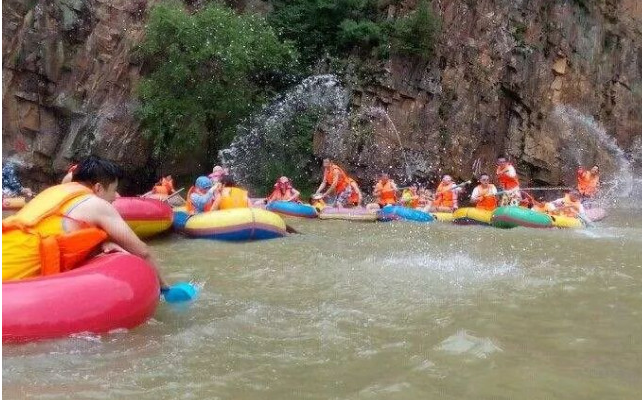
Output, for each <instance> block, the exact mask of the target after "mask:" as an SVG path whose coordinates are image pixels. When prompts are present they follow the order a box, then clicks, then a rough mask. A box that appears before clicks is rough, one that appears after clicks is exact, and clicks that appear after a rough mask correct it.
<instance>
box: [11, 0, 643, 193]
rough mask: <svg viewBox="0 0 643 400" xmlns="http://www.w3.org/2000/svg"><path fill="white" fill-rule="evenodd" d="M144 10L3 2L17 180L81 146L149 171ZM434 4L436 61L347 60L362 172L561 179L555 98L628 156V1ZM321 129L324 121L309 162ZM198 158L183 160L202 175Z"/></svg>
mask: <svg viewBox="0 0 643 400" xmlns="http://www.w3.org/2000/svg"><path fill="white" fill-rule="evenodd" d="M255 3H257V1H255V2H254V3H253V4H255ZM390 3H391V4H389V5H387V4H384V3H383V4H382V11H383V12H385V13H387V14H388V15H389V16H400V15H404V14H405V13H407V12H409V10H411V9H413V8H414V7H415V5H416V2H414V1H402V2H399V1H395V2H393V1H390ZM149 6H150V2H148V1H146V0H137V1H123V0H111V1H108V0H54V1H43V0H36V1H32V0H30V1H27V0H22V1H21V0H10V1H6V2H4V3H3V11H2V13H3V22H4V24H3V32H2V34H3V56H4V58H3V132H2V140H3V157H4V158H7V157H10V158H14V159H17V160H19V161H21V162H22V165H23V173H24V174H23V176H24V177H25V179H26V181H27V183H29V184H32V185H33V184H34V183H40V184H41V186H42V185H44V184H48V183H51V182H54V181H55V180H57V179H59V178H60V176H62V174H63V172H64V169H65V167H66V166H67V164H68V162H69V160H70V159H72V158H74V157H80V156H83V155H86V154H89V153H91V152H93V153H96V154H99V155H102V156H105V157H108V158H111V159H113V160H116V161H118V162H121V163H122V164H123V165H124V166H126V168H127V170H128V172H129V173H130V175H131V176H132V177H134V178H135V180H138V181H139V182H143V181H144V180H145V179H147V180H149V179H150V177H151V176H152V175H153V173H154V166H150V151H149V149H148V146H147V144H146V141H145V139H144V138H143V137H142V134H141V132H140V130H139V128H138V125H137V123H136V120H135V118H134V115H133V111H134V109H135V107H136V100H135V98H136V97H135V87H136V83H137V82H138V80H139V77H140V74H141V68H142V66H141V65H140V63H139V62H137V61H136V59H135V57H133V49H134V48H135V46H136V44H137V43H139V41H140V40H141V38H142V35H143V34H144V31H143V29H144V24H145V18H146V15H147V12H146V11H147V9H148V8H149ZM253 7H254V6H253ZM432 7H433V9H434V11H435V12H436V14H438V15H439V16H440V19H441V21H442V29H441V35H440V38H439V40H438V42H437V44H436V50H435V57H434V58H433V59H432V60H430V61H429V62H419V61H418V60H413V59H409V58H403V57H395V56H394V57H392V58H391V59H390V60H389V61H388V62H386V63H379V64H378V63H375V62H371V61H369V62H361V61H358V62H356V63H354V68H355V69H354V71H355V72H354V73H348V74H347V75H346V76H345V77H343V80H344V81H345V82H346V84H347V86H348V87H349V89H350V90H351V93H352V95H351V98H352V111H351V115H352V118H351V122H350V127H351V129H349V130H346V131H345V132H343V133H344V136H343V139H342V140H343V141H344V144H345V146H343V151H342V152H341V154H337V157H338V158H339V159H340V161H341V162H343V163H344V164H346V166H347V167H348V169H349V170H351V171H352V172H354V173H356V174H357V175H358V176H359V177H361V178H362V179H367V180H368V179H370V177H371V176H372V174H373V173H374V172H375V171H377V170H381V169H383V168H388V167H389V166H391V167H392V168H391V169H392V171H393V172H395V173H396V174H397V175H398V176H399V177H402V176H405V175H413V177H414V178H415V179H418V178H419V179H434V178H435V176H436V174H438V173H440V172H450V173H453V174H454V175H456V176H459V177H461V178H468V177H470V175H471V173H472V167H471V166H472V163H473V161H474V160H475V159H478V158H480V159H481V160H482V161H483V164H485V165H486V166H487V168H485V169H488V168H491V167H492V166H493V159H494V158H495V155H496V154H499V153H507V154H508V155H509V156H510V157H512V158H513V159H514V160H515V161H516V163H517V167H518V170H519V173H520V174H521V176H522V178H523V180H525V181H530V182H533V183H537V184H539V183H547V184H555V185H557V184H560V183H562V182H564V181H565V180H566V179H568V178H569V177H570V174H571V173H572V171H570V164H571V163H570V162H568V161H569V160H568V156H567V153H566V152H565V151H561V150H565V147H570V146H578V144H574V143H572V141H570V140H569V137H566V136H565V134H563V132H561V130H562V129H564V127H561V124H560V116H559V115H557V113H556V112H555V111H556V108H555V107H556V106H557V105H558V106H565V107H569V108H571V109H575V110H578V111H579V112H580V113H582V114H585V115H588V116H592V117H593V118H594V119H595V120H596V121H597V122H598V123H599V124H600V125H602V126H603V127H604V128H605V129H606V131H607V132H608V133H609V134H611V135H614V137H615V138H616V139H617V140H618V144H619V145H620V147H622V148H625V149H627V148H630V147H631V146H634V147H636V146H638V148H639V150H638V151H639V152H640V136H641V31H640V26H641V3H640V1H637V0H621V1H617V0H602V1H597V2H587V1H582V0H575V1H570V0H568V1H550V0H536V1H533V0H532V1H527V0H525V1H519V2H516V1H510V0H479V1H470V0H460V1H439V0H434V1H433V3H432ZM255 8H257V7H254V8H253V9H255ZM320 71H323V72H332V71H329V70H328V69H325V70H324V68H323V67H321V68H320ZM358 76H361V77H360V78H358ZM364 76H367V77H368V79H364ZM325 136H328V135H327V132H324V130H323V129H320V132H318V133H317V137H316V139H317V140H316V141H315V144H316V152H317V153H318V154H319V155H323V154H325V153H326V152H327V151H326V145H325V144H324V143H325V142H327V141H326V140H324V137H325ZM567 136H569V134H567ZM637 143H638V144H637ZM590 145H591V143H590V144H588V145H587V146H590ZM206 157H207V155H203V156H202V157H190V161H191V163H192V164H198V163H203V165H204V167H203V168H204V169H205V168H206V166H209V165H210V162H208V160H207V159H206ZM195 158H199V159H198V160H196V159H195ZM612 158H613V155H611V154H610V153H609V152H607V151H603V150H601V149H598V150H596V151H591V152H587V155H586V156H584V159H583V160H578V161H582V162H600V163H602V164H605V165H606V166H607V169H608V170H609V168H610V165H613V164H614V163H612V162H611V159H612ZM639 160H640V156H639ZM575 161H577V160H575ZM172 165H173V168H177V169H179V170H180V169H183V170H187V169H189V168H188V167H187V164H185V163H181V162H179V163H176V162H175V163H174V164H172ZM614 169H615V167H614V166H612V170H614ZM145 183H148V184H149V183H150V182H145ZM36 186H38V185H36Z"/></svg>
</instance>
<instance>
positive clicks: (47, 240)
mask: <svg viewBox="0 0 643 400" xmlns="http://www.w3.org/2000/svg"><path fill="white" fill-rule="evenodd" d="M122 176H123V172H122V170H121V169H120V168H119V167H118V166H116V165H115V164H113V163H112V162H110V161H107V160H103V159H100V158H98V157H94V156H91V157H89V158H87V159H86V160H84V161H82V162H81V163H80V164H79V165H78V168H77V169H76V171H75V172H74V177H73V182H70V183H64V184H60V185H56V186H52V187H50V188H48V189H46V190H44V191H43V192H41V193H40V194H39V195H37V196H36V197H35V198H34V199H33V200H31V201H30V202H29V203H27V205H26V206H25V207H24V208H23V209H22V210H20V211H19V212H18V213H17V214H16V215H14V216H11V217H9V218H6V219H4V220H3V221H2V280H3V281H6V280H14V279H23V278H29V277H35V276H40V275H50V274H56V273H59V272H64V271H67V270H71V269H73V268H75V267H77V266H78V265H79V264H80V263H82V262H83V261H85V260H87V259H88V258H90V257H91V255H92V254H93V252H94V250H97V249H100V250H102V252H103V253H110V252H114V251H122V252H129V253H132V254H134V255H136V256H139V257H141V258H143V259H145V260H146V261H147V262H148V263H150V264H151V265H152V266H153V267H154V268H155V269H156V273H157V275H158V279H159V284H160V286H161V289H166V288H168V286H167V284H166V283H165V281H164V280H163V278H162V277H161V274H160V273H159V270H158V268H157V267H156V263H155V262H154V259H153V258H152V254H151V253H150V250H149V248H148V247H147V245H146V244H145V243H143V242H142V241H141V240H140V239H139V238H138V237H137V236H136V234H135V233H134V232H133V231H132V229H131V228H130V227H129V226H128V225H127V223H126V222H125V221H124V220H123V218H121V216H120V215H119V214H118V211H116V209H115V208H114V207H113V206H112V204H111V202H112V201H114V199H115V197H116V187H117V186H118V181H119V179H120V178H121V177H122Z"/></svg>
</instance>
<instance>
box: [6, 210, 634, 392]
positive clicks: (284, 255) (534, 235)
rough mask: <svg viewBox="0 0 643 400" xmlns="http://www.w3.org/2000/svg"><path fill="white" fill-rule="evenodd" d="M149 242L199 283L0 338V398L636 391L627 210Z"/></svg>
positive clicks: (168, 265)
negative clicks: (176, 294)
mask: <svg viewBox="0 0 643 400" xmlns="http://www.w3.org/2000/svg"><path fill="white" fill-rule="evenodd" d="M288 222H289V223H290V224H292V225H293V226H295V227H297V228H299V229H300V230H301V231H302V232H303V233H304V234H302V235H291V236H289V237H287V238H283V239H276V240H270V241H264V242H255V243H243V244H234V243H223V242H209V241H201V240H189V239H186V238H182V237H179V236H175V235H170V236H167V237H165V238H161V239H157V240H155V241H152V242H151V244H152V246H153V250H154V253H155V254H156V255H157V257H158V260H159V263H160V264H161V265H162V266H163V270H164V271H165V274H166V275H167V277H168V279H169V280H170V281H175V280H192V281H193V282H195V283H196V284H198V285H199V286H201V287H202V291H201V295H200V297H199V299H198V300H197V301H196V302H195V303H193V304H191V305H189V307H171V306H169V305H168V304H165V303H161V304H160V305H159V307H158V309H157V312H156V315H155V317H154V318H153V319H152V320H150V321H149V322H148V323H147V324H145V325H144V326H142V327H140V328H137V329H135V330H133V331H130V332H125V331H124V332H115V333H112V334H109V335H102V336H91V335H78V336H76V337H73V338H70V339H65V340H56V341H47V342H41V343H30V344H26V345H11V346H3V356H2V358H3V370H2V380H3V389H2V393H3V395H4V396H5V398H7V399H21V398H33V399H66V398H74V399H137V400H145V399H150V400H159V399H268V398H271V399H590V398H591V399H601V400H605V399H640V398H641V210H640V209H626V210H620V211H619V210H611V211H610V215H609V217H608V218H607V219H606V220H605V221H603V222H601V223H599V224H598V226H597V227H596V228H595V229H591V230H584V231H573V230H534V229H526V228H516V229H513V230H506V231H505V230H499V229H494V228H485V227H461V226H454V225H449V224H441V223H434V224H426V225H420V224H414V223H404V222H394V223H357V222H355V223H349V222H342V221H317V220H298V219H289V220H288Z"/></svg>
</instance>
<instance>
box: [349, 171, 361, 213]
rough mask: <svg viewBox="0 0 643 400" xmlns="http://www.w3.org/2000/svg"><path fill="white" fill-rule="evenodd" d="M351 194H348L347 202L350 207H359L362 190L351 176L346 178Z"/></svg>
mask: <svg viewBox="0 0 643 400" xmlns="http://www.w3.org/2000/svg"><path fill="white" fill-rule="evenodd" d="M348 184H349V186H350V188H351V194H350V196H348V202H347V204H348V205H349V206H351V207H359V206H360V205H361V204H362V190H361V189H360V188H359V185H358V184H357V182H356V181H355V179H353V178H348Z"/></svg>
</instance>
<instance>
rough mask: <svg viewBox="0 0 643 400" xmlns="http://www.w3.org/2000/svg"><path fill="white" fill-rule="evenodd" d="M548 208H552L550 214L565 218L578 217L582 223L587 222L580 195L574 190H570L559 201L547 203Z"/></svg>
mask: <svg viewBox="0 0 643 400" xmlns="http://www.w3.org/2000/svg"><path fill="white" fill-rule="evenodd" d="M549 204H550V207H553V208H554V211H553V212H552V214H559V215H564V216H566V217H573V218H576V217H580V218H581V219H583V220H584V221H586V220H587V217H586V216H585V207H583V204H582V203H581V195H580V193H579V192H578V191H576V190H570V191H568V192H567V193H565V195H564V196H563V197H561V198H559V199H556V200H554V201H552V202H550V203H549Z"/></svg>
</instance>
